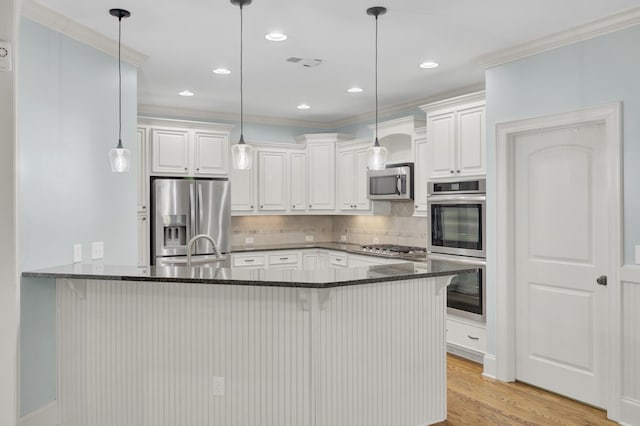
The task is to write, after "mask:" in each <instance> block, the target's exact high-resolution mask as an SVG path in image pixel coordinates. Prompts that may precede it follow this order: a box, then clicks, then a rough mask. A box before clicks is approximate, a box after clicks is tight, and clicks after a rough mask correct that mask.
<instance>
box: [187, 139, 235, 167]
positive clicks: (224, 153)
mask: <svg viewBox="0 0 640 426" xmlns="http://www.w3.org/2000/svg"><path fill="white" fill-rule="evenodd" d="M193 137H194V143H195V155H194V157H193V160H194V163H195V164H194V166H195V171H194V172H195V174H196V175H226V174H228V173H229V134H225V133H208V132H195V133H194V135H193Z"/></svg>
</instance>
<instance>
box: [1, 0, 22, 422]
mask: <svg viewBox="0 0 640 426" xmlns="http://www.w3.org/2000/svg"><path fill="white" fill-rule="evenodd" d="M18 11H19V0H8V1H3V2H0V40H3V41H9V42H12V43H13V48H14V57H13V62H14V65H15V58H16V55H15V52H16V51H17V48H18V46H17V45H16V42H17V40H18V38H17V32H18ZM15 76H16V72H15V67H14V71H13V72H3V71H0V93H1V94H2V95H1V96H0V150H1V151H2V155H0V198H1V199H2V203H0V342H2V344H1V345H0V424H2V425H7V426H10V425H14V424H16V401H17V391H16V390H17V382H16V366H17V364H16V362H17V357H16V356H17V343H18V318H19V317H18V314H19V311H18V299H19V294H18V285H17V283H18V279H17V269H16V234H15V231H16V191H15V187H16V176H15V169H14V166H15V153H16V144H15V141H16V138H15V128H16V125H15V107H14V105H15V95H16V90H15Z"/></svg>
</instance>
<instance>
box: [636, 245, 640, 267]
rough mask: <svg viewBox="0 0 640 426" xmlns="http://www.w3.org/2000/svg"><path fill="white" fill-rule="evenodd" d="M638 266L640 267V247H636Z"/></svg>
mask: <svg viewBox="0 0 640 426" xmlns="http://www.w3.org/2000/svg"><path fill="white" fill-rule="evenodd" d="M636 265H640V246H636Z"/></svg>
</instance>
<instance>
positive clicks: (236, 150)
mask: <svg viewBox="0 0 640 426" xmlns="http://www.w3.org/2000/svg"><path fill="white" fill-rule="evenodd" d="M231 4H235V5H237V6H240V140H239V141H238V143H237V144H235V145H233V146H232V147H231V160H232V163H233V168H234V169H237V170H246V169H250V168H251V166H252V164H253V147H252V146H251V145H248V144H246V143H245V142H244V103H243V101H244V99H243V91H242V53H243V52H242V8H243V6H248V5H250V4H251V0H231Z"/></svg>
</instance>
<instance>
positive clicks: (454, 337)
mask: <svg viewBox="0 0 640 426" xmlns="http://www.w3.org/2000/svg"><path fill="white" fill-rule="evenodd" d="M447 342H448V343H453V344H455V345H458V346H462V347H465V348H468V349H473V350H475V351H478V352H483V353H484V352H485V351H486V349H487V331H486V329H485V328H484V327H482V326H479V325H474V324H471V323H467V322H462V321H457V320H454V319H451V318H447Z"/></svg>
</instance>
